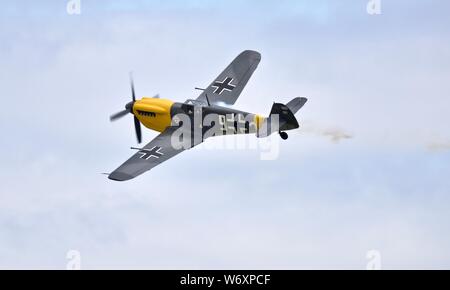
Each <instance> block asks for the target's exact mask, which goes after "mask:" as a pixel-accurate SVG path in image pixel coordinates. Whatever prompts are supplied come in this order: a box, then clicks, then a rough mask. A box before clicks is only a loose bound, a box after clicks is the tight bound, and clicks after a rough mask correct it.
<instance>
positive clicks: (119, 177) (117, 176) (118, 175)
mask: <svg viewBox="0 0 450 290" xmlns="http://www.w3.org/2000/svg"><path fill="white" fill-rule="evenodd" d="M108 178H109V179H111V180H114V181H126V180H130V179H132V178H134V176H132V175H129V174H126V173H123V172H113V173H111V174H109V175H108Z"/></svg>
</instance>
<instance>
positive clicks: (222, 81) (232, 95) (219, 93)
mask: <svg viewBox="0 0 450 290" xmlns="http://www.w3.org/2000/svg"><path fill="white" fill-rule="evenodd" d="M260 60H261V54H260V53H259V52H256V51H252V50H246V51H243V52H242V53H241V54H239V55H238V56H237V57H236V58H235V59H234V60H233V61H232V62H231V63H230V64H229V65H228V66H227V68H226V69H225V70H224V71H223V72H222V73H221V74H220V75H219V76H218V77H217V78H216V79H215V80H214V81H213V82H212V83H211V84H210V85H209V86H208V87H207V88H206V89H205V90H204V91H203V92H202V93H201V95H200V96H199V97H198V98H197V100H199V101H202V102H207V99H206V96H207V97H208V100H209V102H210V103H211V104H217V105H220V104H221V103H224V104H227V105H233V104H234V103H235V102H236V100H237V99H238V97H239V95H240V94H241V92H242V90H243V89H244V87H245V85H246V84H247V82H248V80H249V79H250V77H251V76H252V74H253V72H254V71H255V69H256V67H257V66H258V64H259V62H260Z"/></svg>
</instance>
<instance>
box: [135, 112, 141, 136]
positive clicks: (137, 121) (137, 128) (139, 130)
mask: <svg viewBox="0 0 450 290" xmlns="http://www.w3.org/2000/svg"><path fill="white" fill-rule="evenodd" d="M134 129H135V130H136V137H137V141H138V143H141V141H142V133H141V123H140V122H139V119H138V118H137V117H136V116H134Z"/></svg>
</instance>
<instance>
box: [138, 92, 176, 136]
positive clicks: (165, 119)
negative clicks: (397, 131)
mask: <svg viewBox="0 0 450 290" xmlns="http://www.w3.org/2000/svg"><path fill="white" fill-rule="evenodd" d="M173 103H174V102H172V101H171V100H167V99H158V98H146V97H144V98H142V99H141V100H137V101H136V102H135V103H134V105H133V114H134V115H135V116H136V117H137V118H138V119H139V121H140V122H141V123H142V124H143V125H144V126H145V127H147V128H149V129H152V130H155V131H158V132H162V131H164V130H165V129H166V128H167V127H168V126H170V124H171V120H172V118H171V115H170V110H171V108H172V105H173Z"/></svg>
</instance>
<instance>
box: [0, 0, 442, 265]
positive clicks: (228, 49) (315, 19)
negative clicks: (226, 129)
mask: <svg viewBox="0 0 450 290" xmlns="http://www.w3.org/2000/svg"><path fill="white" fill-rule="evenodd" d="M35 2H36V3H35ZM129 2H130V1H93V0H81V5H82V6H81V14H80V15H68V14H67V12H66V3H67V2H65V1H39V3H37V1H34V2H29V1H22V2H21V1H3V2H2V3H1V7H2V9H0V67H1V68H2V69H1V70H0V88H1V89H2V101H3V102H2V106H1V108H0V110H1V114H0V119H1V122H0V129H1V130H2V132H3V136H4V137H3V138H2V142H1V143H0V152H1V153H0V161H1V164H2V165H1V166H0V175H1V176H2V187H1V190H0V267H1V268H57V269H64V268H65V267H66V263H67V259H66V253H67V251H69V250H71V249H76V250H78V251H79V252H80V253H81V266H82V268H170V269H172V268H207V269H222V268H239V269H247V268H293V269H297V268H300V269H303V268H319V269H323V268H355V269H365V267H366V264H367V262H368V260H367V258H366V253H367V251H369V250H372V249H376V250H378V251H379V252H380V254H381V262H382V267H383V268H449V266H450V248H449V246H448V245H450V235H449V233H450V231H449V229H450V222H449V221H450V214H449V211H448V204H449V202H450V181H449V179H448V172H449V170H450V165H449V164H450V134H449V130H448V124H449V123H450V119H449V118H450V117H449V114H448V108H449V107H450V100H449V97H448V96H449V95H450V94H449V92H450V83H449V82H448V79H449V76H450V49H449V48H450V43H449V41H450V40H449V32H450V31H449V27H450V23H449V20H448V17H447V15H446V13H447V11H448V10H449V8H450V4H449V3H448V2H447V1H386V0H384V1H383V0H382V1H381V4H382V14H381V15H369V14H367V12H366V4H367V2H368V1H365V0H358V1H356V0H355V1H339V3H336V1H277V2H275V1H245V2H244V1H217V2H215V3H213V2H211V1H136V2H134V4H130V3H129ZM245 49H254V50H257V51H259V52H261V54H262V60H261V63H260V65H259V67H258V70H257V71H256V72H255V74H254V75H253V77H252V79H251V80H250V81H249V84H248V86H247V88H246V89H245V90H244V91H243V93H242V95H241V97H240V99H239V100H238V102H237V103H236V105H235V106H236V108H238V109H242V110H246V111H251V112H255V113H261V114H267V113H268V112H269V110H270V107H271V105H272V102H273V101H280V102H287V101H289V100H290V99H291V98H293V97H296V96H306V97H308V99H309V101H308V103H307V104H306V105H305V107H304V108H302V110H301V111H300V112H299V114H298V118H299V119H300V122H301V123H302V125H303V126H302V129H301V130H298V131H296V132H292V133H291V134H290V138H289V139H288V140H287V141H285V142H281V143H280V155H279V158H278V159H276V160H272V161H262V160H260V158H259V152H258V151H256V150H250V151H242V150H240V151H239V150H217V151H213V150H206V149H204V148H194V149H192V150H189V151H188V152H186V153H184V154H182V155H180V156H177V157H176V158H174V159H173V160H170V161H168V162H167V163H165V164H163V165H161V166H159V167H157V168H155V169H154V170H152V171H150V172H148V173H147V174H145V175H143V176H141V177H139V178H137V179H135V180H132V181H130V182H126V183H117V182H111V181H110V180H108V179H106V178H105V176H102V175H100V174H99V173H100V172H105V171H106V172H108V171H111V170H113V169H114V168H115V167H117V166H118V165H119V164H120V163H121V162H123V161H124V160H126V158H128V157H129V155H130V154H131V152H130V151H129V150H128V147H129V146H133V145H135V137H134V136H133V134H134V133H133V129H132V121H131V119H130V118H128V119H127V118H124V119H123V120H121V121H120V122H116V123H109V120H108V117H109V115H110V114H111V113H113V112H116V111H117V110H119V109H120V108H122V106H123V105H124V104H125V103H126V102H127V101H128V99H129V98H130V96H129V94H130V93H129V85H128V72H129V71H130V70H133V71H134V76H135V84H136V89H137V93H138V94H139V95H148V96H152V95H154V94H156V93H159V94H160V95H161V97H164V98H170V99H173V100H175V101H184V100H185V99H187V98H193V97H196V94H197V93H198V92H197V91H194V89H193V88H194V87H196V86H205V85H207V84H208V83H209V82H210V81H211V80H213V79H214V78H215V77H216V75H218V73H219V72H220V71H221V70H222V69H223V68H224V67H225V66H226V65H227V64H228V63H229V62H230V61H231V60H232V59H233V58H234V57H235V56H236V55H237V54H238V53H239V52H241V51H242V50H245ZM330 134H331V135H333V134H335V135H336V134H338V135H339V134H345V135H348V136H350V138H347V139H342V140H339V141H338V142H334V141H333V140H332V138H331V137H330ZM155 135H156V133H154V132H150V131H145V132H144V141H148V140H150V139H152V138H153V137H154V136H155ZM273 137H274V138H278V136H273ZM239 138H240V137H239ZM208 141H209V140H208ZM211 142H213V143H214V142H220V141H217V140H211Z"/></svg>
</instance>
